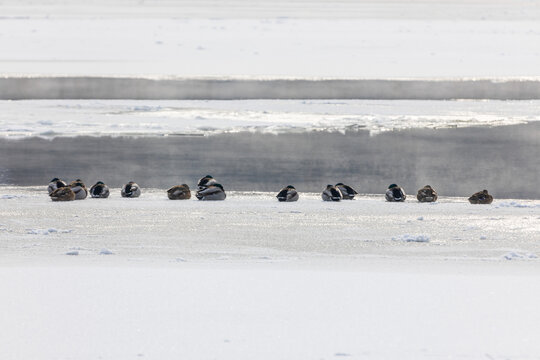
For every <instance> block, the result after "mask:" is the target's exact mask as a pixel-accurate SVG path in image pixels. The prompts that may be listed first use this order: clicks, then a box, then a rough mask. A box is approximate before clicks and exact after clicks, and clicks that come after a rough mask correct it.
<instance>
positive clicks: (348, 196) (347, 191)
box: [336, 183, 358, 200]
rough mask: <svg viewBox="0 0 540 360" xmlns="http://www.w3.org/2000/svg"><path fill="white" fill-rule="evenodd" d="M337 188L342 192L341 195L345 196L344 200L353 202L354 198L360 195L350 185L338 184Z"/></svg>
mask: <svg viewBox="0 0 540 360" xmlns="http://www.w3.org/2000/svg"><path fill="white" fill-rule="evenodd" d="M336 188H338V190H339V191H341V195H342V196H343V200H352V199H354V196H355V195H356V194H358V193H357V192H356V190H354V189H353V188H352V187H350V186H349V185H345V184H343V183H337V184H336Z"/></svg>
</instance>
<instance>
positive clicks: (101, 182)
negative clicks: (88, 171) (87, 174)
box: [96, 181, 105, 185]
mask: <svg viewBox="0 0 540 360" xmlns="http://www.w3.org/2000/svg"><path fill="white" fill-rule="evenodd" d="M96 185H105V183H104V182H103V181H98V182H97V183H96Z"/></svg>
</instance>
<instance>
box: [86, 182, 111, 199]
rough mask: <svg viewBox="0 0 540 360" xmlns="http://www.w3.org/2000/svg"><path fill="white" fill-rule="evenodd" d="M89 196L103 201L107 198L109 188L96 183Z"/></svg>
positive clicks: (101, 183)
mask: <svg viewBox="0 0 540 360" xmlns="http://www.w3.org/2000/svg"><path fill="white" fill-rule="evenodd" d="M90 196H91V197H93V198H96V199H105V198H108V197H109V187H108V186H107V185H105V184H104V183H103V181H98V182H97V183H95V184H94V185H93V186H92V187H91V188H90Z"/></svg>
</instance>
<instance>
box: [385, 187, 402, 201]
mask: <svg viewBox="0 0 540 360" xmlns="http://www.w3.org/2000/svg"><path fill="white" fill-rule="evenodd" d="M385 197H386V201H390V202H403V201H405V199H406V198H407V195H406V194H405V191H403V189H402V188H400V187H399V186H397V185H396V184H391V185H390V186H389V187H388V189H387V190H386V194H385Z"/></svg>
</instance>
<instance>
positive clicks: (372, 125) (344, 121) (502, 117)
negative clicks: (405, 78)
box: [0, 100, 540, 139]
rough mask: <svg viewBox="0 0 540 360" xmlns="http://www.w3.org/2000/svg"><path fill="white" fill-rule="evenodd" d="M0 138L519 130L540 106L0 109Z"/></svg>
mask: <svg viewBox="0 0 540 360" xmlns="http://www.w3.org/2000/svg"><path fill="white" fill-rule="evenodd" d="M0 109H1V111H0V137H5V138H10V139H21V138H28V137H35V136H38V137H43V138H48V139H51V138H54V137H58V136H174V135H214V134H222V133H235V132H236V133H237V132H245V131H248V132H259V133H269V134H282V133H290V132H295V133H300V132H310V131H336V132H345V131H351V130H352V131H355V130H367V131H369V132H370V134H372V135H376V134H378V133H380V132H385V131H392V130H404V129H419V128H427V129H441V128H458V127H482V126H487V127H493V126H503V125H518V124H525V123H528V122H536V121H539V120H540V101H496V100H481V101H474V100H466V101H389V100H331V101H327V100H244V101H133V100H102V101H95V100H41V101H39V100H28V101H0Z"/></svg>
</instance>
